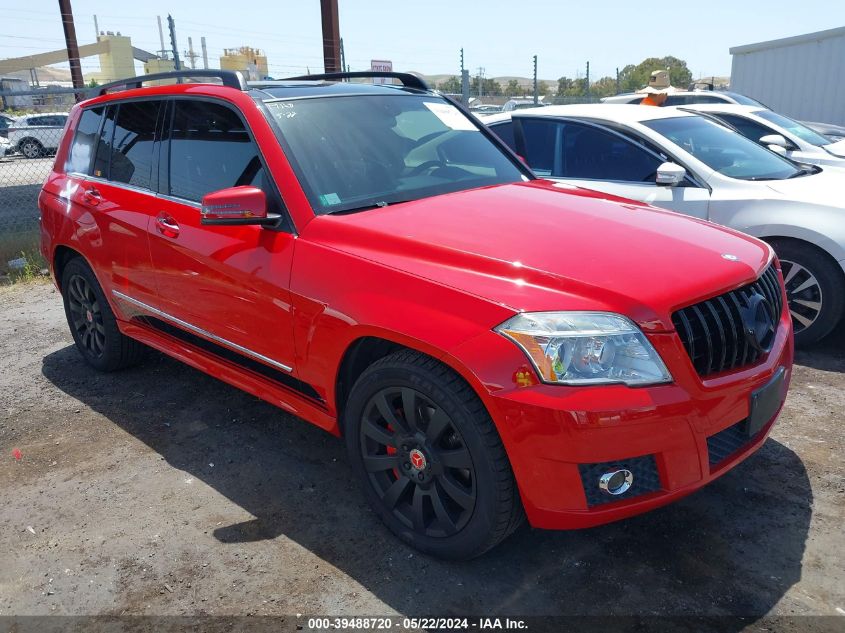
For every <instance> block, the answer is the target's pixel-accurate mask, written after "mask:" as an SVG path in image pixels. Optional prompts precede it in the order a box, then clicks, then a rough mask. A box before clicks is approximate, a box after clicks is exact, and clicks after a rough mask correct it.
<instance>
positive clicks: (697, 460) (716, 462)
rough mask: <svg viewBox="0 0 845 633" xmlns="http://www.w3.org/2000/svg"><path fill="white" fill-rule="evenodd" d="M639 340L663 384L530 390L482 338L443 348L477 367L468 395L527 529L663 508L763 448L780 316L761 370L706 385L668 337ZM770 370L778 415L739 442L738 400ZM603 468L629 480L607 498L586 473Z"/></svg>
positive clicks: (495, 340) (787, 351)
mask: <svg viewBox="0 0 845 633" xmlns="http://www.w3.org/2000/svg"><path fill="white" fill-rule="evenodd" d="M649 340H650V341H651V342H652V344H653V345H654V347H655V348H656V349H657V351H658V353H660V355H661V357H662V358H663V359H664V361H665V362H666V364H667V366H668V367H669V368H670V371H672V372H673V376H674V379H675V382H673V383H672V384H667V385H657V386H653V387H644V388H631V387H626V386H624V385H608V386H603V387H599V386H591V387H580V388H579V387H566V386H559V385H545V384H536V375H535V374H534V373H533V371H531V369H530V367H529V365H528V363H527V359H526V358H525V356H524V355H523V354H522V352H521V351H520V350H518V349H517V348H516V346H515V345H513V343H511V342H510V341H508V340H506V339H504V337H501V336H499V335H498V334H495V333H492V332H491V333H489V335H488V334H484V335H482V336H480V337H478V338H476V339H474V340H472V341H469V342H468V343H465V344H464V345H462V346H461V347H460V348H458V349H457V350H455V352H454V355H455V356H456V357H457V358H458V359H459V360H460V362H462V363H464V364H465V366H468V367H473V368H478V367H482V368H484V369H483V370H482V371H481V372H480V373H476V376H477V378H478V379H479V380H480V382H481V384H482V386H483V388H481V389H479V391H481V396H482V399H483V400H484V402H485V405H486V406H487V408H488V411H489V412H490V414H491V416H492V417H493V420H494V421H495V423H496V426H497V428H498V430H499V434H500V435H501V437H502V441H503V443H504V444H505V448H506V450H507V452H508V456H509V458H510V461H511V465H512V467H513V470H514V474H515V476H516V480H517V484H518V486H519V490H520V495H521V497H522V501H523V505H524V507H525V511H526V514H527V516H528V520H529V523H530V524H531V525H532V526H534V527H539V528H547V529H572V528H583V527H590V526H594V525H600V524H603V523H609V522H611V521H616V520H619V519H622V518H625V517H629V516H632V515H635V514H639V513H642V512H645V511H647V510H651V509H653V508H656V507H659V506H662V505H665V504H667V503H670V502H671V501H674V500H676V499H679V498H681V497H683V496H685V495H687V494H690V493H692V492H694V491H696V490H698V489H699V488H701V487H702V486H705V485H706V484H708V483H709V482H710V481H712V480H713V479H715V478H717V477H719V476H720V475H722V474H724V473H725V472H726V471H727V470H729V469H730V468H732V467H733V466H735V465H736V464H738V463H739V462H741V461H742V460H743V459H745V458H746V457H748V456H749V455H750V454H751V453H753V452H754V451H755V450H757V449H758V448H759V447H760V446H761V445H762V444H763V442H765V440H766V437H767V436H768V434H769V431H770V430H771V428H772V425H773V424H774V421H775V419H776V418H777V415H778V414H779V412H780V408H781V407H782V405H783V400H784V399H785V397H786V391H787V387H788V385H789V380H790V378H791V374H792V359H793V343H792V329H791V321H790V319H789V313H788V312H787V311H786V310H784V314H782V317H781V322H780V324H779V327H778V331H777V336H776V338H775V342H774V345H773V347H772V350H771V351H770V352H769V353H768V354H767V355H766V356H765V357H763V359H762V360H761V362H759V363H757V364H756V365H754V366H752V367H747V368H743V369H741V370H738V371H734V372H731V373H726V374H722V375H716V376H713V377H708V378H707V379H701V378H700V377H699V376H698V375H697V374H696V372H695V370H694V368H693V366H692V364H691V362H690V360H689V357H688V355H687V353H686V351H685V350H684V348H683V346H682V344H681V341H680V339H679V337H678V336H677V335H676V334H675V333H674V332H668V333H660V334H650V335H649ZM514 352H515V353H514ZM781 368H783V370H784V380H783V388H782V390H781V392H780V403H779V405H778V414H775V415H774V416H773V417H772V418H771V419H770V420H769V421H768V422H766V423H765V424H764V426H763V428H762V429H761V430H760V431H759V433H757V434H755V435H753V436H752V437H751V438H746V437H745V436H743V435H742V434H741V433H738V432H737V431H738V430H740V429H741V428H742V427H741V426H738V425H742V424H743V421H744V420H745V419H746V418H748V416H749V410H750V395H751V393H752V392H754V391H756V390H757V389H759V388H761V387H763V386H764V385H766V384H767V383H768V382H769V381H770V380H771V379H772V378H773V377H774V376H775V374H776V373H777V372H778V371H779V370H780V369H781ZM526 376H528V377H529V378H530V377H533V383H534V384H529V383H531V382H532V380H531V379H527V378H526ZM708 441H709V446H708ZM614 465H615V466H618V467H622V468H628V469H629V470H632V472H634V475H635V477H634V484H633V486H632V487H631V489H630V490H629V491H628V492H626V493H625V494H623V495H619V496H618V497H615V496H611V495H608V493H607V492H604V491H600V490H598V476H599V475H600V474H601V472H602V471H603V470H604V469H610V468H611V467H613V466H614ZM638 484H639V485H638ZM593 487H595V488H593Z"/></svg>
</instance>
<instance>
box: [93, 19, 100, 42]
mask: <svg viewBox="0 0 845 633" xmlns="http://www.w3.org/2000/svg"><path fill="white" fill-rule="evenodd" d="M94 41H95V42H99V41H100V25H99V24H97V16H96V15H95V16H94Z"/></svg>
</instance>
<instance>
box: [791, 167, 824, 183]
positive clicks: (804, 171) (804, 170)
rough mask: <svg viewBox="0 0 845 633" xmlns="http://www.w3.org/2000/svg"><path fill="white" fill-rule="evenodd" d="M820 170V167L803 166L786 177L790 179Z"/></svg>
mask: <svg viewBox="0 0 845 633" xmlns="http://www.w3.org/2000/svg"><path fill="white" fill-rule="evenodd" d="M818 172H819V169H818V168H817V167H802V168H801V169H799V170H798V171H796V172H795V173H794V174H792V175H791V176H787V177H786V179H787V180H789V179H790V178H798V177H799V176H809V175H810V174H817V173H818Z"/></svg>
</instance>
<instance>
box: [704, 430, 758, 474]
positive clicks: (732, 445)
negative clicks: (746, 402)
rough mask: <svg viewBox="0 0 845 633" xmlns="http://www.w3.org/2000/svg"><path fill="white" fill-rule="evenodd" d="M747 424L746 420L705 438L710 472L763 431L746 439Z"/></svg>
mask: <svg viewBox="0 0 845 633" xmlns="http://www.w3.org/2000/svg"><path fill="white" fill-rule="evenodd" d="M747 424H748V421H747V420H741V421H740V422H737V423H736V424H734V425H733V426H729V427H728V428H726V429H724V430H722V431H719V432H718V433H716V434H715V435H711V436H710V437H708V438H707V457H708V461H709V462H710V470H711V471H713V470H714V467H716V466H718V465H719V464H721V463H722V462H723V461H725V460H726V459H727V458H728V457H730V456H731V455H733V454H734V453H736V452H737V451H738V450H740V449H741V448H742V447H744V446H745V445H746V444H749V443H751V442H753V441H755V440H756V439H757V438H758V437H760V433H763V432H764V431H765V429H761V430H760V432H759V433H757V434H756V435H755V436H754V437H748V432H747V431H746V425H747Z"/></svg>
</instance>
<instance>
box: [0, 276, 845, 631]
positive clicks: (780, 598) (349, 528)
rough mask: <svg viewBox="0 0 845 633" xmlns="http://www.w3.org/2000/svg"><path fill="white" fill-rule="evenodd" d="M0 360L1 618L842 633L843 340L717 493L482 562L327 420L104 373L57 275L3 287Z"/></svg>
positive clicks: (191, 382)
mask: <svg viewBox="0 0 845 633" xmlns="http://www.w3.org/2000/svg"><path fill="white" fill-rule="evenodd" d="M0 349H2V352H0V553H2V563H1V564H0V616H8V615H18V616H20V615H46V614H63V615H88V614H106V615H126V614H131V615H142V614H146V615H198V614H206V615H209V614H215V615H227V616H237V615H253V616H261V615H286V616H291V615H293V614H297V613H303V614H327V615H355V614H358V615H378V614H405V615H415V616H433V615H441V616H442V615H452V614H474V615H523V616H528V615H570V614H590V615H606V614H611V615H697V616H722V615H743V616H750V618H751V621H752V622H753V621H754V620H755V619H756V618H759V617H761V616H764V615H766V614H768V615H769V616H801V615H826V616H839V617H838V618H837V617H834V618H831V619H829V620H827V624H828V625H830V624H831V622H832V623H833V624H834V625H835V626H837V627H839V626H842V624H843V623H845V617H842V616H845V556H843V549H845V547H843V546H845V532H844V531H843V518H845V460H843V451H845V423H844V422H843V405H845V373H843V372H845V335H843V334H842V333H839V334H836V335H835V336H834V337H833V340H828V341H826V342H825V343H824V344H823V345H821V346H819V347H818V348H817V349H814V350H809V351H804V352H800V353H799V355H798V365H797V366H796V368H795V374H794V379H793V383H792V389H791V392H790V395H789V399H788V401H787V404H786V407H785V410H784V413H783V415H782V416H781V419H780V421H779V423H778V424H777V426H776V428H775V429H774V431H773V433H772V436H771V438H770V439H769V440H768V441H767V442H766V444H765V445H764V446H763V448H762V449H761V450H760V451H759V452H758V453H757V454H756V455H754V456H753V457H751V458H750V459H748V460H746V461H745V462H744V463H743V464H741V465H740V466H738V467H737V468H735V469H734V470H733V471H731V472H730V473H728V474H727V475H725V476H724V477H722V478H721V479H720V480H718V481H717V482H715V483H713V484H712V485H711V486H709V487H707V488H705V489H704V490H702V491H700V492H698V493H696V494H694V495H692V496H691V497H688V498H686V499H684V500H683V501H681V502H679V503H676V504H674V505H671V506H669V507H666V508H663V509H660V510H657V511H654V512H651V513H649V514H646V515H643V516H639V517H636V518H633V519H629V520H627V521H623V522H620V523H616V524H612V525H607V526H603V527H599V528H594V529H590V530H583V531H575V532H544V531H538V530H531V529H528V528H523V529H522V530H520V531H519V532H518V533H517V534H515V535H514V536H513V537H511V538H510V539H508V540H507V541H506V542H505V543H503V544H502V545H501V546H499V547H498V548H497V549H495V550H494V551H492V552H490V553H489V554H487V555H486V556H484V557H482V558H481V559H478V560H475V561H471V562H469V563H444V562H439V561H436V560H432V559H429V558H427V557H424V556H421V555H418V554H416V553H414V552H413V551H412V550H410V549H408V548H407V547H405V546H404V545H402V544H400V543H399V542H398V541H397V540H396V539H394V538H393V537H392V536H391V535H390V534H389V533H388V532H387V530H386V529H385V528H384V527H382V525H381V524H380V522H379V521H378V520H377V518H376V517H375V516H374V515H373V514H372V513H371V512H370V511H369V510H368V508H367V507H366V505H365V502H364V498H363V496H362V494H361V493H360V492H359V490H358V487H357V484H356V483H355V482H354V481H353V480H352V477H351V473H350V470H349V467H348V465H347V463H346V460H345V455H344V447H343V445H342V443H341V442H340V441H338V440H337V439H335V438H333V437H331V436H329V435H327V434H325V433H324V432H322V431H320V430H319V429H317V428H314V427H311V426H310V425H308V424H306V423H304V422H302V421H301V420H298V419H296V418H294V417H292V416H290V415H288V414H286V413H284V412H283V411H281V410H278V409H275V408H273V407H271V406H270V405H268V404H265V403H263V402H261V401H259V400H257V399H255V398H253V397H251V396H248V395H246V394H244V393H242V392H240V391H237V390H236V389H234V388H231V387H229V386H227V385H225V384H223V383H221V382H219V381H217V380H215V379H214V378H211V377H209V376H206V375H204V374H201V373H199V372H197V371H195V370H193V369H190V368H188V367H186V366H184V365H182V364H180V363H178V362H177V361H174V360H170V359H169V358H166V357H164V356H161V355H159V354H151V355H150V357H149V358H148V360H147V361H146V362H145V363H144V364H143V365H141V366H139V367H137V368H133V369H130V370H127V371H123V372H119V373H114V374H108V375H104V374H97V373H96V372H94V371H93V370H92V369H90V368H88V366H87V365H85V364H84V363H83V361H82V359H81V357H80V356H79V355H78V354H77V352H76V350H75V349H74V348H73V346H72V344H71V338H70V334H69V333H68V330H67V325H66V322H65V320H64V315H63V312H62V308H61V299H60V297H59V295H58V294H57V293H56V292H55V290H54V289H53V287H52V286H51V285H48V284H47V283H36V284H25V285H18V286H13V287H9V288H0ZM15 449H17V450H19V451H20V455H21V458H20V459H16V458H15V456H14V455H13V452H14V451H15ZM810 621H811V619H810V618H807V619H806V622H810ZM0 622H2V618H0ZM801 622H802V620H800V619H796V620H793V621H792V626H791V628H790V630H802V629H803V628H804V627H803V626H802V625H801V624H800V623H801ZM726 628H730V627H726ZM734 628H742V627H741V626H739V625H737V626H735V627H734ZM758 630H759V629H758ZM840 630H841V629H840Z"/></svg>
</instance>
